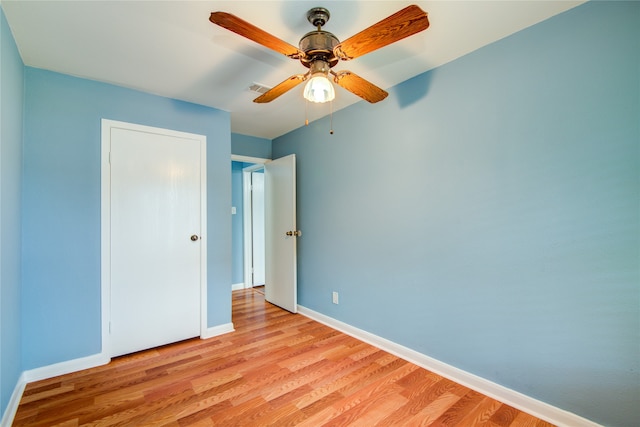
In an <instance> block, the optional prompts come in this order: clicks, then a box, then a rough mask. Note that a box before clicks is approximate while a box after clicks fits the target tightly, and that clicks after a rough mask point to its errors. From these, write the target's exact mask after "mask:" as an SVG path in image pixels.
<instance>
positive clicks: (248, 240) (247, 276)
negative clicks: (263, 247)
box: [242, 163, 264, 289]
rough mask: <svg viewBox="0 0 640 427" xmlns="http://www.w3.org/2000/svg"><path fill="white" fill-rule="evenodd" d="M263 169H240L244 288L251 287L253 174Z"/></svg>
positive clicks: (256, 167)
mask: <svg viewBox="0 0 640 427" xmlns="http://www.w3.org/2000/svg"><path fill="white" fill-rule="evenodd" d="M261 169H264V163H262V164H254V165H253V166H248V167H246V168H244V169H242V203H243V206H242V213H243V215H242V216H243V218H242V223H243V225H244V232H243V236H242V237H243V240H244V287H245V289H249V288H252V287H253V282H254V278H253V273H254V271H253V270H254V268H253V266H254V262H253V253H254V252H253V240H254V239H253V221H254V217H253V173H254V172H256V171H259V170H261ZM262 222H263V223H264V215H263V216H262Z"/></svg>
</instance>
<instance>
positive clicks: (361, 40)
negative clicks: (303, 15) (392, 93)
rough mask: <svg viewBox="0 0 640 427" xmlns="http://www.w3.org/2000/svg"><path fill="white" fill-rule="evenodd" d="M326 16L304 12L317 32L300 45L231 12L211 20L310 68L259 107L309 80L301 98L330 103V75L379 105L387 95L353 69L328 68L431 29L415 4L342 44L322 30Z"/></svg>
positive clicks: (316, 11) (215, 14)
mask: <svg viewBox="0 0 640 427" xmlns="http://www.w3.org/2000/svg"><path fill="white" fill-rule="evenodd" d="M329 16H330V14H329V11H328V10H327V9H325V8H323V7H315V8H313V9H311V10H309V12H307V20H308V21H309V23H311V25H313V26H314V27H316V30H315V31H311V32H309V33H307V34H305V35H304V36H303V37H302V38H301V39H300V43H299V45H298V46H299V47H295V46H293V45H291V44H289V43H287V42H285V41H283V40H281V39H279V38H277V37H275V36H273V35H271V34H269V33H267V32H266V31H264V30H261V29H260V28H258V27H256V26H254V25H252V24H250V23H248V22H246V21H244V20H242V19H240V18H238V17H237V16H235V15H232V14H230V13H226V12H213V13H211V17H210V18H209V20H210V21H211V22H213V23H214V24H216V25H219V26H221V27H223V28H226V29H227V30H230V31H233V32H234V33H236V34H239V35H241V36H243V37H246V38H248V39H249V40H253V41H254V42H256V43H258V44H261V45H262V46H265V47H267V48H269V49H272V50H274V51H276V52H279V53H281V54H283V55H286V56H288V57H289V58H292V59H297V60H299V61H300V62H301V63H302V65H304V66H305V67H307V68H308V69H309V71H307V72H306V73H303V74H296V75H293V76H291V77H289V78H288V79H286V80H285V81H283V82H282V83H279V84H278V85H276V86H275V87H273V88H272V89H270V90H268V91H267V92H265V93H263V94H262V95H261V96H259V97H257V98H256V99H254V100H253V102H257V103H266V102H271V101H273V100H274V99H276V98H277V97H279V96H280V95H282V94H284V93H285V92H287V91H289V90H291V89H293V88H294V87H295V86H297V85H298V84H300V83H302V82H304V81H308V82H307V85H306V86H305V91H304V96H305V98H307V99H308V100H310V101H313V102H327V101H331V100H332V99H333V98H334V96H335V92H334V89H333V86H332V85H331V83H330V82H329V79H328V76H329V74H331V76H332V77H333V81H334V82H335V83H336V84H338V85H339V86H341V87H343V88H344V89H346V90H348V91H349V92H352V93H354V94H355V95H357V96H359V97H361V98H362V99H364V100H366V101H369V102H371V103H375V102H378V101H382V100H383V99H385V98H386V97H387V95H388V93H387V92H386V91H384V90H382V89H380V88H379V87H377V86H375V85H374V84H372V83H370V82H369V81H367V80H365V79H363V78H362V77H360V76H358V75H356V74H354V73H352V72H351V71H346V70H342V71H337V72H335V71H333V70H332V68H333V67H334V66H335V65H336V64H337V63H338V61H340V60H342V61H348V60H351V59H355V58H358V57H359V56H362V55H365V54H367V53H369V52H373V51H374V50H377V49H380V48H382V47H384V46H387V45H389V44H391V43H395V42H397V41H399V40H402V39H404V38H405V37H409V36H411V35H413V34H416V33H418V32H420V31H423V30H426V29H427V28H428V27H429V19H428V17H427V13H426V12H424V11H423V10H422V9H420V8H419V7H418V6H416V5H411V6H407V7H405V8H404V9H402V10H400V11H398V12H396V13H394V14H393V15H391V16H388V17H387V18H385V19H383V20H382V21H380V22H378V23H376V24H373V25H372V26H370V27H368V28H366V29H365V30H363V31H361V32H359V33H358V34H356V35H354V36H352V37H350V38H348V39H347V40H345V41H343V42H340V41H339V40H338V38H337V37H336V36H334V35H333V34H331V33H330V32H328V31H324V30H322V27H323V26H324V25H325V24H326V23H327V21H328V20H329Z"/></svg>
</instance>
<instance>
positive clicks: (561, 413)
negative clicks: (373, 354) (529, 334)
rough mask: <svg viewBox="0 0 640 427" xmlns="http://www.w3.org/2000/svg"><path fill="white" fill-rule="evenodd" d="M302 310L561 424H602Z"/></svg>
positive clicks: (300, 309) (591, 426) (302, 311)
mask: <svg viewBox="0 0 640 427" xmlns="http://www.w3.org/2000/svg"><path fill="white" fill-rule="evenodd" d="M298 313H300V314H302V315H303V316H306V317H309V318H310V319H313V320H315V321H317V322H320V323H322V324H325V325H327V326H329V327H331V328H333V329H337V330H338V331H340V332H343V333H345V334H347V335H350V336H352V337H354V338H357V339H359V340H361V341H364V342H366V343H368V344H371V345H373V346H375V347H378V348H380V349H382V350H384V351H386V352H388V353H391V354H393V355H395V356H398V357H400V358H402V359H405V360H407V361H409V362H411V363H413V364H415V365H418V366H420V367H422V368H424V369H427V370H429V371H431V372H434V373H436V374H438V375H441V376H443V377H445V378H447V379H450V380H452V381H455V382H457V383H458V384H461V385H464V386H465V387H468V388H470V389H472V390H475V391H477V392H479V393H482V394H484V395H486V396H489V397H491V398H493V399H496V400H498V401H500V402H503V403H506V404H507V405H510V406H513V407H514V408H516V409H519V410H521V411H523V412H526V413H528V414H531V415H533V416H535V417H537V418H540V419H542V420H545V421H547V422H550V423H552V424H555V425H557V426H559V427H602V426H601V425H600V424H597V423H595V422H593V421H590V420H588V419H586V418H583V417H580V416H579V415H576V414H573V413H571V412H568V411H565V410H563V409H560V408H557V407H555V406H552V405H549V404H548V403H544V402H541V401H539V400H537V399H534V398H532V397H529V396H527V395H524V394H522V393H520V392H517V391H515V390H511V389H509V388H507V387H504V386H501V385H499V384H496V383H494V382H492V381H489V380H487V379H484V378H482V377H479V376H477V375H474V374H471V373H469V372H466V371H463V370H462V369H458V368H456V367H454V366H451V365H448V364H446V363H443V362H440V361H439V360H436V359H433V358H431V357H429V356H427V355H425V354H422V353H419V352H417V351H415V350H412V349H410V348H408V347H404V346H402V345H400V344H396V343H394V342H393V341H389V340H387V339H385V338H382V337H379V336H377V335H374V334H372V333H369V332H367V331H364V330H362V329H358V328H356V327H354V326H351V325H349V324H347V323H344V322H341V321H339V320H336V319H334V318H332V317H329V316H325V315H324V314H321V313H318V312H317V311H314V310H311V309H309V308H306V307H303V306H301V305H298Z"/></svg>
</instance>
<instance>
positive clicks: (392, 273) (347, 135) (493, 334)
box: [273, 2, 640, 426]
mask: <svg viewBox="0 0 640 427" xmlns="http://www.w3.org/2000/svg"><path fill="white" fill-rule="evenodd" d="M639 23H640V3H638V2H589V3H586V4H584V5H582V6H579V7H577V8H575V9H572V10H570V11H568V12H566V13H564V14H561V15H559V16H556V17H554V18H551V19H550V20H547V21H545V22H542V23H540V24H538V25H535V26H533V27H530V28H529V29H526V30H524V31H521V32H519V33H517V34H515V35H513V36H510V37H508V38H506V39H503V40H501V41H499V42H496V43H494V44H492V45H490V46H487V47H485V48H483V49H480V50H478V51H476V52H473V53H471V54H469V55H466V56H464V57H462V58H460V59H458V60H456V61H454V62H451V63H449V64H447V65H444V66H442V67H440V68H437V69H435V70H433V71H431V72H428V73H426V74H422V75H420V76H417V77H416V78H414V79H411V80H409V81H407V82H405V83H402V84H400V85H398V86H396V87H394V88H392V89H391V91H390V96H389V98H388V99H387V100H385V101H384V102H382V103H380V104H376V105H370V104H367V103H365V102H360V103H358V104H355V105H353V106H351V107H349V108H347V109H344V110H342V111H339V112H338V113H336V114H334V118H333V129H334V130H335V134H334V135H333V136H331V135H329V129H330V127H329V123H328V120H327V119H323V120H321V121H318V122H315V123H312V124H311V125H310V126H309V127H305V128H300V129H298V130H296V131H294V132H291V133H289V134H287V135H285V136H282V137H280V138H277V139H275V140H274V142H273V155H274V158H277V157H281V156H284V155H286V154H289V153H296V155H297V159H298V224H299V227H300V229H301V230H303V231H304V234H303V237H302V238H300V239H299V240H298V245H299V246H298V250H299V253H298V274H299V276H298V295H299V303H300V304H301V305H303V306H306V307H308V308H311V309H313V310H316V311H318V312H320V313H323V314H325V315H328V316H331V317H333V318H336V319H338V320H341V321H343V322H346V323H348V324H351V325H354V326H356V327H359V328H362V329H364V330H367V331H370V332H372V333H374V334H377V335H379V336H382V337H385V338H387V339H390V340H392V341H395V342H397V343H399V344H402V345H405V346H407V347H410V348H412V349H415V350H417V351H420V352H422V353H424V354H426V355H429V356H432V357H434V358H436V359H438V360H441V361H443V362H445V363H448V364H450V365H453V366H456V367H458V368H461V369H463V370H465V371H468V372H471V373H474V374H477V375H479V376H481V377H483V378H486V379H489V380H491V381H494V382H496V383H499V384H502V385H504V386H506V387H509V388H511V389H514V390H517V391H520V392H522V393H524V394H526V395H529V396H531V397H534V398H537V399H540V400H542V401H544V402H548V403H550V404H552V405H555V406H557V407H560V408H563V409H565V410H568V411H570V412H573V413H576V414H579V415H581V416H584V417H586V418H589V419H592V420H594V421H596V422H599V423H602V424H604V425H608V426H637V425H640V409H639V408H640V407H639V406H638V402H640V386H639V385H640V377H639V375H640V357H639V354H640V353H639V350H640V311H639V306H640V271H639V269H640V262H639V260H640V256H639V248H640V215H639V200H640V162H639V159H640V155H639V154H640V153H639V148H640V130H639V126H640V125H639V122H640V106H639V103H640V102H639V97H640V87H639V79H640V70H639V64H640V25H638V24H639ZM365 77H366V76H365ZM338 96H340V95H339V94H338ZM331 291H338V292H339V293H340V305H334V304H332V303H331Z"/></svg>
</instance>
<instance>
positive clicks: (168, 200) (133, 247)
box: [110, 128, 203, 356]
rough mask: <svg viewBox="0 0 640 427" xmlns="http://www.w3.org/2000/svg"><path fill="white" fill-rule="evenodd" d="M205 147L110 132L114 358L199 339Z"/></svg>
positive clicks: (174, 138)
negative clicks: (203, 152)
mask: <svg viewBox="0 0 640 427" xmlns="http://www.w3.org/2000/svg"><path fill="white" fill-rule="evenodd" d="M200 156H201V141H199V140H196V139H190V138H185V137H177V136H170V135H165V134H159V133H153V132H144V131H135V130H129V129H117V128H113V129H112V130H111V146H110V158H111V183H110V184H111V199H110V200H111V253H110V257H111V318H110V331H111V332H110V353H111V356H117V355H121V354H126V353H131V352H135V351H139V350H142V349H146V348H151V347H156V346H159V345H163V344H167V343H171V342H175V341H179V340H183V339H186V338H191V337H195V336H198V335H200V307H201V304H200V302H201V301H200V279H201V278H200V274H201V265H200V263H201V256H200V251H201V244H203V240H202V239H201V236H200V234H201V221H202V218H201V176H200V168H201V158H200Z"/></svg>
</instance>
